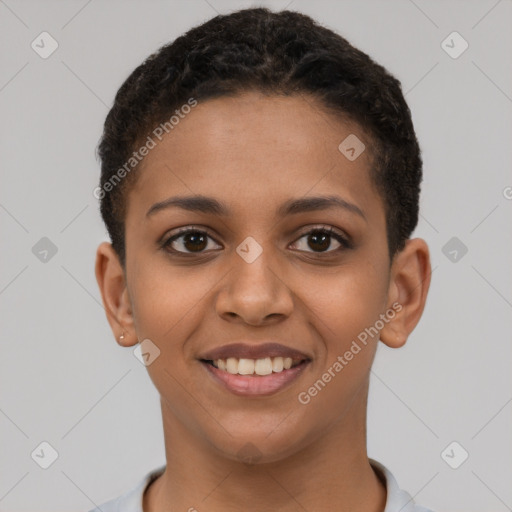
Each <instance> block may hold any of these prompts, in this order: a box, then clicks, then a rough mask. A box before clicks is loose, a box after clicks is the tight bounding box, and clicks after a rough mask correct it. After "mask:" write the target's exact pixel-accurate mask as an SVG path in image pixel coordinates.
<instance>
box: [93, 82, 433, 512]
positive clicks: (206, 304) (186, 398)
mask: <svg viewBox="0 0 512 512" xmlns="http://www.w3.org/2000/svg"><path fill="white" fill-rule="evenodd" d="M351 133H353V134H356V136H357V137H358V138H359V139H360V140H362V141H363V142H364V143H365V145H366V147H367V148H369V147H370V141H369V140H368V138H367V137H366V135H365V133H364V132H363V131H362V130H361V128H359V127H358V126H357V125H354V124H352V123H349V122H348V121H344V120H343V119H342V118H341V117H340V116H334V115H333V114H329V113H326V112H325V111H323V110H322V109H321V108H320V105H319V104H318V103H317V102H316V101H315V100H314V99H312V98H309V97H306V96H292V97H278V96H263V95H261V94H260V93H257V92H248V93H244V94H241V95H238V96H236V97H231V98H219V99H214V100H210V101H205V102H204V103H201V102H199V104H198V105H197V106H196V107H195V108H194V109H193V110H192V112H191V113H190V114H188V115H187V116H186V117H185V118H184V119H182V120H181V121H180V123H179V125H177V126H176V127H175V128H174V129H173V131H172V132H170V133H169V134H168V135H166V136H165V137H164V139H163V140H162V142H160V143H159V144H158V145H157V146H156V147H155V148H154V149H152V150H151V151H150V153H149V154H148V155H147V156H146V157H145V159H144V160H143V162H142V163H141V167H140V168H139V169H138V170H137V172H138V173H139V175H138V178H137V181H136V183H135V185H134V186H133V188H132V189H130V192H129V195H128V208H127V213H126V219H125V222H126V251H127V252H126V255H127V256H126V269H123V268H122V266H121V265H120V263H119V259H118V257H117V255H116V254H115V252H114V251H113V249H112V246H111V245H110V244H109V243H107V242H104V243H102V244H101V245H100V246H99V247H98V250H97V260H96V277H97V281H98V284H99V287H100V290H101V294H102V298H103V303H104V306H105V311H106V314H107V319H108V321H109V323H110V326H111V328H112V331H113V333H114V335H115V337H116V339H118V340H119V336H120V335H121V334H122V333H124V338H123V339H122V340H119V341H118V343H119V344H120V345H121V346H123V347H133V346H134V345H135V344H136V343H137V342H138V340H140V341H142V340H144V339H150V340H151V341H152V342H153V343H154V344H155V345H157V346H158V348H159V349H160V356H159V357H158V358H156V359H155V360H154V362H152V363H151V364H150V365H149V366H147V370H148V372H149V375H150V378H151V379H152V381H153V383H154V385H155V386H156V388H157V389H158V391H159V393H160V396H161V408H162V417H163V424H164V435H165V450H166V459H167V468H166V471H165V472H164V474H163V475H162V476H161V477H159V478H158V479H157V480H156V481H155V482H154V483H153V484H152V485H150V486H149V488H148V489H147V491H146V493H145V494H144V504H143V507H144V511H145V512H149V511H151V512H153V511H157V510H159V511H162V510H173V511H177V510H184V511H185V510H194V509H193V508H191V507H194V508H195V509H196V510H200V511H206V510H207V511H209V512H217V511H219V512H220V511H222V512H226V511H228V512H230V511H239V510H244V511H248V512H251V511H258V512H259V511H261V510H274V509H275V510H277V509H279V510H281V511H287V512H288V511H290V512H291V511H298V510H300V511H303V510H308V511H311V512H312V511H320V510H334V509H336V510H337V511H346V512H348V511H351V512H354V511H355V512H358V511H361V512H362V511H365V512H381V511H383V510H384V506H385V502H386V490H385V487H384V485H383V484H382V482H381V481H380V479H379V478H378V475H377V474H376V472H375V471H374V470H373V469H372V467H371V466H370V464H369V461H368V456H367V451H366V405H367V396H368V384H369V374H370V368H371V364H372V362H373V358H374V355H375V351H376V348H377V343H378V340H379V338H380V340H381V341H382V342H383V343H385V344H386V345H387V346H389V347H393V348H398V347H401V346H402V345H404V344H405V342H406V341H407V337H408V336H409V334H410V333H411V331H412V330H413V329H414V327H415V326H416V324H417V323H418V321H419V319H420V317H421V314H422V312H423V309H424V306H425V301H426V296H427V292H428V288H429V285H430V260H429V252H428V247H427V245H426V243H425V242H424V240H422V239H419V238H416V239H412V240H408V241H407V243H406V247H405V248H404V249H403V250H402V251H401V252H400V253H398V254H397V255H396V256H395V257H394V258H393V261H390V260H389V256H388V247H387V239H386V224H385V214H384V204H383V201H382V198H381V197H380V195H379V193H378V192H377V191H376V189H375V188H374V186H373V183H372V182H371V180H370V176H369V166H370V154H369V150H366V151H364V152H363V153H362V154H361V155H360V156H359V157H358V158H357V159H356V160H354V161H349V160H348V159H347V158H346V157H345V156H344V155H343V154H341V152H340V151H339V150H338V145H339V144H340V142H341V141H342V140H344V139H345V138H346V137H347V136H348V135H349V134H351ZM194 194H201V195H204V196H210V197H214V198H215V199H217V200H218V201H219V202H221V203H224V204H225V205H226V206H228V207H229V208H230V209H231V210H232V215H231V216H216V215H213V214H205V213H199V212H192V211H186V210H183V209H180V208H177V207H172V208H168V209H163V210H161V211H159V212H158V213H155V214H154V215H152V216H150V217H147V216H146V212H147V211H148V210H149V208H150V207H151V206H152V205H153V204H155V203H157V202H159V201H163V200H165V199H167V198H170V197H173V196H185V195H194ZM322 195H337V196H339V197H341V198H343V199H344V200H346V201H348V202H350V203H353V204H355V205H357V207H358V208H360V209H361V210H362V211H363V212H364V217H365V218H363V217H362V216H360V215H357V214H355V213H353V212H351V211H349V210H347V209H343V208H330V209H325V210H320V211H310V212H303V213H298V214H289V215H287V216H285V217H282V218H281V217H278V216H276V210H277V208H278V207H279V206H281V205H282V204H283V203H284V202H285V201H287V200H289V199H299V198H303V197H310V196H322ZM191 225H193V226H199V227H200V228H203V229H206V230H207V231H208V232H209V235H210V237H211V238H206V239H205V242H204V244H203V245H202V246H201V248H200V251H202V252H199V253H197V252H193V251H194V247H195V246H194V245H193V243H190V240H189V241H188V243H187V242H186V240H187V238H186V237H181V239H178V240H176V241H175V242H174V243H173V245H172V246H169V247H168V248H167V251H166V250H165V249H164V248H161V247H160V246H159V245H158V241H159V240H161V239H162V237H164V236H165V237H166V238H167V239H168V238H169V237H170V236H171V235H173V234H175V233H176V231H177V228H180V227H186V226H191ZM322 226H323V227H327V228H329V227H332V228H334V230H335V231H337V232H341V233H345V234H346V235H348V236H349V237H350V240H351V241H352V243H353V246H352V247H351V248H344V247H343V246H341V245H340V243H339V242H337V241H336V239H335V238H332V237H331V238H330V239H329V238H328V239H327V244H326V250H325V251H322V246H321V244H319V243H318V242H316V243H315V241H314V240H313V241H312V240H311V236H308V235H307V233H308V232H309V231H311V229H312V228H318V227H322ZM248 236H251V237H253V238H254V239H255V240H256V241H257V242H258V243H259V245H260V246H261V248H262V249H263V252H262V253H261V255H260V256H259V257H258V258H257V259H256V260H255V261H253V262H252V263H248V262H246V261H245V260H244V259H242V258H241V257H240V256H239V255H238V253H237V252H236V248H237V247H238V246H239V245H240V244H241V242H242V241H243V240H244V239H245V238H246V237H248ZM329 240H330V245H328V242H329ZM206 241H207V242H206ZM171 247H172V248H174V249H175V250H176V251H182V252H185V253H187V256H185V257H180V256H179V255H178V256H176V255H173V254H172V252H171V250H170V249H171ZM395 302H397V303H399V304H400V305H401V307H402V308H401V311H400V312H399V313H396V315H395V316H394V318H393V319H392V320H390V321H388V322H387V323H385V325H384V327H383V328H382V329H381V330H380V333H379V336H375V337H373V338H371V337H370V338H369V341H368V343H367V345H366V346H363V345H361V344H360V345H361V346H362V347H364V348H362V350H361V351H360V352H359V353H358V354H357V355H355V356H354V358H353V359H352V360H351V361H350V362H349V363H348V364H347V365H346V366H345V367H344V368H343V370H342V371H340V372H339V373H337V374H336V376H335V377H334V378H332V380H331V381H330V382H329V383H328V384H327V385H326V386H325V387H324V388H323V389H322V390H321V391H320V392H319V393H318V394H317V395H316V396H315V397H312V398H311V401H310V402H309V403H308V404H307V405H304V404H302V403H300V402H299V400H298V398H297V397H298V394H299V393H300V392H303V391H307V389H308V388H309V387H310V386H311V385H312V384H313V383H314V382H315V381H317V380H318V379H319V378H321V376H322V374H324V373H325V372H326V371H327V369H328V368H329V367H331V366H332V365H333V363H334V362H335V361H336V359H337V357H338V356H339V355H343V354H344V353H345V352H346V351H347V350H348V349H349V348H350V346H351V343H352V341H353V340H356V339H357V336H358V334H359V333H361V332H362V331H364V329H365V328H368V327H370V326H374V324H375V322H376V320H378V319H379V315H381V314H385V313H386V311H387V310H389V309H390V308H391V307H392V305H393V303H395ZM242 340H244V341H246V342H248V343H252V344H258V343H263V342H266V341H275V342H278V343H282V344H283V345H286V346H289V347H294V348H297V349H299V350H301V351H303V352H305V353H306V354H308V355H310V356H311V358H312V362H311V363H310V364H309V366H308V367H307V368H306V369H305V371H304V372H303V373H302V374H301V376H300V377H299V378H298V379H296V380H295V381H294V382H293V383H292V384H291V385H289V386H288V387H286V388H284V389H282V390H281V391H279V392H277V393H275V394H273V395H271V396H268V397H259V398H254V397H251V398H248V397H242V396H236V395H234V394H232V393H230V392H229V391H227V390H225V389H223V388H222V387H221V386H220V385H219V384H217V383H216V382H215V381H214V380H213V379H212V378H211V376H210V375H209V374H208V372H206V371H205V369H204V367H203V366H202V364H201V363H200V362H199V361H198V360H197V357H198V356H199V354H201V353H203V352H204V351H206V350H209V349H212V348H214V347H218V346H222V345H224V344H228V343H232V342H236V341H242ZM248 443H251V445H248ZM248 446H251V447H252V448H248ZM243 447H245V449H246V450H247V449H252V450H253V452H254V453H255V454H257V455H258V457H259V458H258V459H257V460H256V461H255V462H254V463H252V464H248V463H245V462H243V461H242V460H241V459H240V457H239V456H238V455H237V453H238V451H239V450H240V449H242V448H243Z"/></svg>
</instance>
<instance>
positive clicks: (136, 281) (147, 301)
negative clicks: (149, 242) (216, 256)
mask: <svg viewBox="0 0 512 512" xmlns="http://www.w3.org/2000/svg"><path fill="white" fill-rule="evenodd" d="M210 281H211V282H210ZM213 284H214V280H213V279H212V276H211V275H210V276H208V275H205V273H204V272H203V273H201V274H200V273H197V275H196V274H195V273H194V272H193V271H192V270H191V269H190V268H189V269H187V270H186V271H180V269H179V267H176V268H171V267H170V266H166V265H161V264H160V265H158V264H149V262H148V264H146V265H144V266H139V267H138V269H137V271H136V272H134V273H133V274H132V279H131V283H130V289H131V292H132V308H133V317H134V321H135V329H136V331H137V335H138V337H139V339H145V338H149V339H151V340H152V341H154V343H155V344H157V345H158V346H159V348H160V349H161V350H163V349H166V348H167V347H170V346H172V347H173V349H176V348H177V346H178V344H179V343H180V341H181V340H183V332H184V331H183V329H184V328H185V327H186V326H189V327H190V322H191V321H192V320H193V319H195V316H196V314H197V311H198V310H199V309H200V308H201V304H202V300H204V297H205V295H206V294H207V292H208V290H209V289H211V287H212V286H213ZM195 320H196V321H200V320H198V319H195ZM180 333H181V335H180ZM174 354H176V352H175V350H174Z"/></svg>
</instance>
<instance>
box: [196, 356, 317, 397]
mask: <svg viewBox="0 0 512 512" xmlns="http://www.w3.org/2000/svg"><path fill="white" fill-rule="evenodd" d="M201 364H202V365H203V366H205V367H206V369H207V370H208V372H209V373H210V375H212V376H213V377H214V378H215V380H216V381H217V382H220V383H221V384H223V385H224V387H225V388H226V389H228V390H229V391H231V392H232V393H234V394H235V395H240V396H266V395H271V394H273V393H276V392H277V391H280V390H281V389H283V388H285V387H286V386H288V385H289V384H290V383H291V382H293V381H294V380H295V379H297V378H298V377H299V375H300V374H301V373H302V372H303V371H304V370H305V368H306V366H308V364H309V361H305V362H303V363H300V364H298V365H297V366H294V367H293V368H290V369H288V370H283V371H282V372H279V373H271V374H269V375H233V374H231V373H228V372H225V371H224V370H219V369H218V368H216V367H215V366H212V365H211V364H209V363H205V362H203V361H201Z"/></svg>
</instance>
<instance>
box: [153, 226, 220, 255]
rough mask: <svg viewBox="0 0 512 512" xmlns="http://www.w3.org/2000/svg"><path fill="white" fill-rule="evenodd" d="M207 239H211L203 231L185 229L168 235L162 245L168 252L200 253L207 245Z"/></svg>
mask: <svg viewBox="0 0 512 512" xmlns="http://www.w3.org/2000/svg"><path fill="white" fill-rule="evenodd" d="M208 239H210V240H213V239H212V238H211V237H210V236H209V235H208V233H206V232H205V231H200V230H197V229H185V230H183V231H180V232H179V233H178V234H176V235H174V236H172V237H170V238H169V239H168V240H167V241H166V242H165V243H164V244H163V246H164V248H165V249H166V250H169V251H170V252H177V253H183V254H193V253H199V254H200V253H202V252H204V250H205V249H206V248H207V247H208Z"/></svg>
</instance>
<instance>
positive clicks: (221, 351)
mask: <svg viewBox="0 0 512 512" xmlns="http://www.w3.org/2000/svg"><path fill="white" fill-rule="evenodd" d="M228 357H236V358H237V359H263V358H265V357H291V358H292V359H294V360H298V359H300V360H302V359H308V360H309V359H311V358H310V357H309V356H308V355H306V354H305V353H304V352H301V351H300V350H297V349H295V348H290V347H286V346H284V345H281V344H279V343H261V344H258V345H254V344H248V343H231V344H229V345H223V346H222V347H217V348H213V349H211V350H208V351H206V352H204V353H203V354H201V355H200V356H199V358H198V359H203V360H206V361H216V360H217V359H227V358H228Z"/></svg>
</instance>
